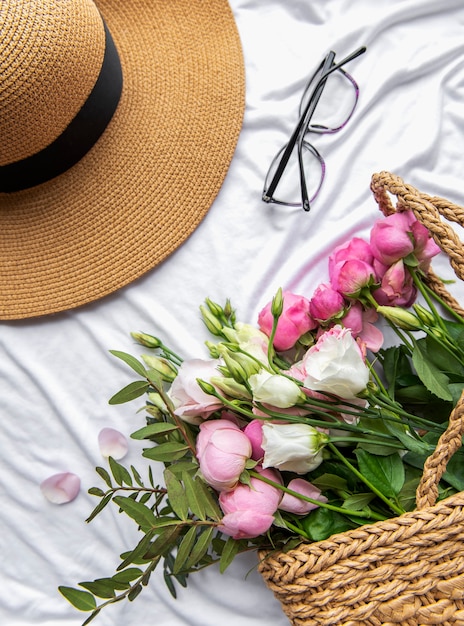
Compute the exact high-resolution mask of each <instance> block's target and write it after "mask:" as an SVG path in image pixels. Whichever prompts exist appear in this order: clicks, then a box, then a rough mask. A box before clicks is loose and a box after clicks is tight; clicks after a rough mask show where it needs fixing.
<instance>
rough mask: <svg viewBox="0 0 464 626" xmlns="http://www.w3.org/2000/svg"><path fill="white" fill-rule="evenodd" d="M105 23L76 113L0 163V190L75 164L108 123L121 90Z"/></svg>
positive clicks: (17, 188) (118, 67)
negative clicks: (36, 146)
mask: <svg viewBox="0 0 464 626" xmlns="http://www.w3.org/2000/svg"><path fill="white" fill-rule="evenodd" d="M104 26H105V40H106V41H105V53H104V55H103V63H102V66H101V69H100V73H99V75H98V78H97V81H96V83H95V85H94V87H93V89H92V91H91V92H90V95H89V97H88V98H87V100H86V101H85V103H84V105H83V106H82V107H81V109H80V110H79V112H78V113H77V115H76V116H75V117H74V119H73V120H72V121H71V122H70V124H69V125H68V126H67V127H66V128H65V130H64V131H63V132H62V133H61V135H59V136H58V137H57V138H56V139H55V140H54V141H53V142H52V143H51V144H49V145H48V146H47V147H46V148H44V149H43V150H40V151H39V152H36V153H35V154H32V155H31V156H28V157H26V158H25V159H21V160H20V161H15V162H14V163H8V164H7V165H2V166H0V192H5V193H9V192H14V191H21V190H23V189H28V188H29V187H34V186H35V185H39V184H41V183H44V182H46V181H47V180H50V179H52V178H55V176H59V175H60V174H62V173H63V172H65V171H66V170H68V169H69V168H70V167H72V166H73V165H75V164H76V163H77V162H78V161H79V160H80V159H82V157H83V156H84V155H85V154H87V152H88V151H89V150H90V148H92V146H93V145H94V144H95V143H96V142H97V140H98V138H99V137H100V136H101V135H102V134H103V131H104V130H105V128H106V127H107V126H108V124H109V122H110V120H111V118H112V117H113V114H114V112H115V111H116V107H117V106H118V102H119V99H120V97H121V91H122V69H121V63H120V60H119V55H118V51H117V50H116V46H115V44H114V41H113V38H112V37H111V34H110V32H109V30H108V28H107V26H106V24H104Z"/></svg>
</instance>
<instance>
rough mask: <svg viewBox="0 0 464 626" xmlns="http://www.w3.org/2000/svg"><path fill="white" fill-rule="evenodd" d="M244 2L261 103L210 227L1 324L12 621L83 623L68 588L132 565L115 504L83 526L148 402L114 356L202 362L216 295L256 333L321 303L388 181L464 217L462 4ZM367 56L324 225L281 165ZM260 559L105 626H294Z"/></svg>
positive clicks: (239, 4) (332, 153)
mask: <svg viewBox="0 0 464 626" xmlns="http://www.w3.org/2000/svg"><path fill="white" fill-rule="evenodd" d="M231 5H232V8H233V11H234V13H235V16H236V20H237V24H238V28H239V31H240V34H241V38H242V42H243V49H244V55H245V61H246V71H247V106H246V112H245V118H244V124H243V131H242V133H241V136H240V139H239V143H238V146H237V151H236V154H235V157H234V159H233V162H232V165H231V168H230V171H229V174H228V176H227V179H226V181H225V184H224V186H223V188H222V190H221V192H220V194H219V196H218V197H217V199H216V201H215V203H214V205H213V207H212V209H211V211H210V213H209V214H208V216H207V218H206V219H205V221H204V222H203V223H202V224H201V226H200V227H199V228H198V230H196V232H195V233H194V234H193V235H192V237H191V238H190V239H189V240H188V241H187V242H186V243H185V245H183V246H182V247H181V248H180V249H179V250H178V251H176V252H175V253H174V254H173V255H172V256H171V257H170V258H169V259H168V260H167V261H166V262H165V263H163V264H162V265H161V266H159V267H158V268H156V269H155V270H153V271H152V272H150V273H149V274H148V275H146V276H145V277H143V278H142V279H140V280H139V281H138V282H137V283H134V284H132V285H131V286H129V287H127V288H125V289H123V290H121V291H120V292H118V293H116V294H115V295H113V296H110V297H108V298H106V299H104V300H102V301H100V302H97V303H95V304H92V305H90V306H86V307H84V308H82V309H79V310H76V311H73V312H66V313H62V314H59V315H55V316H52V317H48V318H44V319H40V320H33V321H24V322H13V323H2V324H1V325H0V346H1V357H0V451H1V452H0V493H1V500H0V523H1V526H0V624H2V625H3V624H5V625H8V626H31V625H33V624H40V625H41V626H77V625H79V624H81V623H82V621H83V619H84V617H83V616H84V614H81V613H79V612H77V611H75V610H74V609H73V608H72V607H71V606H70V605H68V603H67V602H66V601H65V600H64V599H62V597H61V596H60V595H59V593H58V592H57V587H58V585H60V584H64V585H70V586H74V585H75V584H76V583H77V582H79V581H85V580H93V579H94V578H96V577H102V576H107V575H111V574H113V573H114V568H115V567H116V566H117V564H118V562H119V559H118V555H119V554H120V553H121V552H123V551H124V550H126V549H128V548H129V547H131V546H132V545H134V542H135V541H136V540H137V532H136V528H135V524H133V523H132V522H131V521H130V520H129V519H127V518H126V517H125V516H124V517H123V516H119V515H118V514H117V512H116V510H115V507H113V508H107V509H106V511H105V513H104V514H102V515H101V516H100V517H99V518H97V519H96V520H95V521H94V522H92V523H91V524H90V525H87V524H85V522H84V520H85V518H86V517H87V516H88V514H89V512H90V511H91V509H92V508H93V506H94V505H95V504H96V499H95V498H92V497H91V496H89V495H88V494H87V493H86V491H87V489H88V488H89V487H91V486H93V485H96V484H99V479H98V477H97V475H96V474H95V472H94V467H95V465H101V464H104V461H103V459H102V458H101V456H100V453H99V450H98V444H97V435H98V432H99V431H100V430H101V429H102V428H104V427H108V426H109V427H113V428H116V429H118V430H120V431H122V432H123V433H125V434H126V435H129V433H130V432H132V431H134V430H135V429H136V428H138V427H140V426H141V425H143V417H142V416H141V415H140V414H138V415H137V414H136V408H137V403H133V404H130V405H122V406H119V407H110V406H108V404H107V401H108V398H109V397H110V396H111V395H112V394H113V393H114V392H115V391H117V390H118V389H119V388H121V387H123V386H124V385H125V384H127V383H128V382H129V381H130V380H131V377H130V372H129V370H128V369H127V368H126V367H125V366H124V365H123V364H121V363H119V362H118V361H117V360H116V359H115V358H113V357H112V356H111V355H110V354H109V352H108V351H109V350H110V349H119V350H125V351H128V352H131V351H133V350H134V349H136V348H134V346H133V342H132V340H131V339H130V337H129V332H130V331H131V330H144V331H147V332H151V333H153V334H156V335H159V336H161V337H163V338H164V339H165V341H166V343H167V344H168V345H171V346H172V347H173V348H174V349H175V350H177V351H178V352H180V353H182V354H183V355H185V356H186V357H192V356H201V355H206V350H205V348H204V346H203V342H204V340H205V339H207V338H208V335H207V332H206V329H205V328H204V326H203V324H202V322H201V321H200V318H199V314H198V306H199V305H200V304H201V303H202V301H203V299H204V297H205V296H209V297H210V298H212V299H213V300H216V301H218V302H220V303H223V302H224V301H225V299H226V298H227V297H230V298H231V299H232V303H233V304H234V305H235V307H236V309H237V312H238V316H239V317H240V319H242V320H243V321H247V322H251V323H254V322H255V320H256V315H257V312H258V311H259V310H260V308H261V307H262V306H263V305H264V304H265V303H266V302H267V301H268V300H269V299H270V298H271V296H272V295H273V294H274V292H275V291H276V289H277V288H278V287H279V286H282V287H285V288H290V289H292V290H294V291H296V292H299V293H302V294H305V295H307V296H310V295H311V293H312V291H313V289H314V288H315V286H316V285H317V284H318V283H319V281H320V280H321V279H323V278H324V277H325V276H326V263H327V256H328V254H329V253H330V251H331V250H332V249H333V247H334V246H335V245H337V244H340V243H342V242H343V241H345V240H346V239H347V238H348V237H351V236H353V235H359V236H365V235H366V234H367V232H368V230H369V228H370V225H371V224H372V222H373V220H374V219H375V218H376V217H378V209H377V205H376V204H375V201H374V200H373V197H372V195H371V192H370V190H369V184H370V178H371V175H372V173H374V172H377V171H381V170H389V171H392V172H394V173H396V174H398V175H400V176H401V177H403V178H404V180H405V181H406V182H409V183H411V184H412V185H414V186H416V187H418V188H419V189H421V190H422V191H424V192H426V193H430V194H431V195H441V196H444V197H446V198H449V199H450V200H453V201H454V202H456V203H457V204H461V205H463V204H464V189H463V184H462V180H463V174H464V165H463V150H462V146H463V139H464V106H463V102H464V3H463V1H462V0H441V1H440V2H437V1H436V0H377V1H376V2H372V1H371V0H354V1H353V0H267V1H266V2H262V1H261V0H231ZM361 45H366V46H367V52H366V53H365V54H364V55H363V56H361V57H359V58H358V59H357V60H355V61H354V62H353V63H351V64H350V71H351V72H352V73H353V75H354V76H355V77H356V79H357V81H358V83H359V85H360V100H359V106H358V108H357V110H356V112H355V115H354V117H353V119H352V120H351V122H350V123H349V125H348V126H347V127H346V128H345V129H344V130H343V131H342V132H341V133H339V134H338V135H334V136H331V137H316V139H315V143H316V144H317V146H318V147H319V149H320V150H321V152H322V153H323V154H324V156H325V158H326V162H327V177H326V181H325V184H324V186H323V188H322V191H321V194H320V196H319V198H318V199H317V200H316V202H315V203H314V206H313V208H312V210H311V212H310V214H304V213H303V211H301V210H299V209H289V208H285V207H275V206H268V205H266V204H264V203H263V202H262V201H261V191H262V185H263V180H264V176H265V173H266V170H267V168H268V165H269V163H270V160H271V159H272V157H273V155H274V154H275V152H276V151H277V150H278V149H279V148H280V147H281V145H282V144H283V143H285V141H286V140H287V139H288V137H289V135H290V133H291V131H292V130H293V126H294V124H295V123H296V119H297V108H298V102H299V97H300V94H301V90H302V88H303V86H304V84H305V82H306V80H307V78H308V77H309V75H310V74H311V73H312V71H313V70H314V69H315V67H316V66H317V65H318V64H319V62H320V60H321V59H322V57H323V56H324V55H325V54H326V53H327V52H328V50H329V49H333V50H335V51H336V53H337V58H342V56H344V55H346V54H348V53H349V52H351V51H352V50H354V49H355V48H357V47H359V46H361ZM186 185H187V187H188V181H186ZM187 197H188V194H187ZM186 210H188V206H187V207H186ZM438 265H440V264H438ZM435 267H436V265H435ZM446 267H447V266H446V265H443V268H444V270H443V272H447V274H448V275H449V276H451V272H448V270H447V269H446ZM454 289H455V290H456V292H457V294H458V295H459V292H460V291H461V292H462V290H461V289H460V287H459V286H455V287H454ZM461 295H462V294H461ZM141 447H142V446H141V444H140V442H135V441H132V442H131V447H130V452H129V455H128V457H126V459H125V461H124V462H127V463H133V464H136V465H137V466H138V467H139V466H140V465H141V463H140V461H139V453H140V450H141ZM59 471H72V472H75V473H76V474H78V475H79V476H80V477H81V479H82V489H81V493H80V495H79V496H78V498H77V499H76V500H75V501H74V502H72V503H70V504H67V505H63V506H56V505H52V504H50V503H48V502H47V501H46V500H45V499H44V498H43V496H42V494H41V492H40V490H39V484H40V482H41V481H42V480H43V479H44V478H46V477H48V476H49V475H51V474H53V473H56V472H59ZM255 563H256V561H255V559H254V557H252V556H251V555H250V556H247V557H243V558H240V559H238V560H237V561H236V562H235V563H234V564H233V565H232V566H231V567H230V569H229V570H228V571H227V572H226V573H225V574H224V575H222V576H221V575H220V574H219V572H218V570H216V569H212V568H211V569H209V570H207V571H204V572H202V573H200V574H198V575H194V576H192V577H191V579H190V584H189V587H188V589H187V590H181V591H180V592H179V597H178V599H177V600H173V599H172V598H171V597H170V595H169V594H168V592H167V590H166V589H165V588H164V585H163V583H162V581H161V580H160V576H159V575H155V576H154V577H153V579H152V583H151V584H150V586H149V587H148V588H147V589H145V590H144V592H143V593H142V595H141V596H139V598H138V599H137V600H136V601H135V603H133V604H129V603H127V602H124V603H119V604H118V605H115V606H113V607H110V608H108V609H106V610H105V611H103V612H102V614H101V615H100V616H99V617H98V618H97V620H96V621H95V624H99V625H100V626H108V625H114V624H118V625H119V624H121V625H122V624H124V625H125V626H145V625H147V626H149V625H151V624H153V625H154V624H156V626H186V625H189V626H216V625H217V624H226V625H227V626H284V625H285V624H287V623H288V622H287V619H286V618H285V617H284V616H283V614H282V612H281V610H280V605H279V604H278V603H277V601H275V600H274V598H273V596H272V594H271V592H270V591H268V590H267V588H266V587H265V586H264V583H263V582H262V581H261V579H260V577H259V575H258V574H257V573H256V571H255V570H254V569H253V566H254V565H255ZM249 572H250V573H249ZM247 574H248V576H247ZM246 576H247V577H246Z"/></svg>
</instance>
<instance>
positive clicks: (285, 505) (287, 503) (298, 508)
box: [279, 478, 327, 515]
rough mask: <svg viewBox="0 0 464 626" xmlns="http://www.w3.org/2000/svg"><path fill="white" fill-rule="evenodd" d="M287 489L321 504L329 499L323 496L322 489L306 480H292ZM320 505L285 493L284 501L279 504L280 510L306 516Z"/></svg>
mask: <svg viewBox="0 0 464 626" xmlns="http://www.w3.org/2000/svg"><path fill="white" fill-rule="evenodd" d="M287 487H288V488H289V489H291V490H292V491H295V492H296V493H299V494H301V495H302V496H305V497H306V498H311V499H312V500H319V502H327V498H326V497H325V496H323V495H321V491H320V489H318V488H317V487H315V486H314V485H312V484H311V483H310V482H308V481H307V480H304V478H294V479H293V480H291V481H290V482H289V483H288V485H287ZM317 508H318V505H317V504H313V503H312V502H308V501H307V500H301V499H300V498H297V497H296V496H292V495H291V494H289V493H284V495H283V497H282V500H281V501H280V504H279V509H281V510H282V511H287V512H288V513H295V514H296V515H306V514H307V513H309V512H310V511H312V510H314V509H317Z"/></svg>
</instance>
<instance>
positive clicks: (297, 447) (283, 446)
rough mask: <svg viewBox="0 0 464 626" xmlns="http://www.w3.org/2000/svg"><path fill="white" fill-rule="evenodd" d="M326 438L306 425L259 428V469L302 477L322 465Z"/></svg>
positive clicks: (275, 425)
mask: <svg viewBox="0 0 464 626" xmlns="http://www.w3.org/2000/svg"><path fill="white" fill-rule="evenodd" d="M327 441H328V437H327V435H325V434H324V433H321V432H319V431H318V430H317V429H316V428H314V427H313V426H310V425H309V424H273V423H269V422H266V423H264V424H263V442H262V447H263V450H264V461H263V467H264V468H266V467H276V468H277V469H279V470H282V471H289V472H295V473H297V474H306V473H307V472H311V471H312V470H314V469H316V467H319V465H320V464H321V463H322V449H323V447H324V445H325V444H326V443H327Z"/></svg>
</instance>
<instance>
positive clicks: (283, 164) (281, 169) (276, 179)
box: [263, 51, 335, 199]
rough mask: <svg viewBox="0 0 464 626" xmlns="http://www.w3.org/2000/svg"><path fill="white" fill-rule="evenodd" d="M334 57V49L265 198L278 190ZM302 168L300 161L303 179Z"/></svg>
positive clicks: (329, 55) (328, 56)
mask: <svg viewBox="0 0 464 626" xmlns="http://www.w3.org/2000/svg"><path fill="white" fill-rule="evenodd" d="M334 59H335V52H332V51H331V52H329V54H328V55H327V56H326V58H325V59H324V62H323V66H322V78H321V80H320V81H319V82H318V84H317V86H316V89H315V90H314V94H313V96H312V97H311V98H310V99H309V102H308V104H307V105H306V107H305V109H304V111H303V113H302V114H301V116H300V119H299V120H298V124H297V125H296V128H295V130H294V131H293V133H292V136H291V137H290V139H289V141H288V143H287V146H286V148H285V150H284V152H283V154H282V157H281V159H280V161H279V165H278V166H277V170H276V172H275V174H274V176H273V178H272V181H271V184H270V185H269V187H268V189H267V190H266V192H265V194H263V199H264V198H265V197H266V198H267V197H269V198H271V197H272V195H273V194H274V191H275V190H276V187H277V185H278V184H279V181H280V179H281V177H282V174H283V173H284V170H285V168H286V167H287V163H288V160H289V159H290V156H291V154H292V152H293V148H294V147H295V145H296V142H297V141H298V137H299V136H300V134H301V129H302V128H304V127H307V125H308V124H309V122H310V121H311V118H312V116H313V113H314V110H315V109H316V106H317V103H318V102H319V99H320V97H321V95H322V92H323V90H324V86H325V83H326V81H327V77H328V76H329V74H330V68H331V66H332V64H333V61H334ZM299 160H300V161H301V159H300V150H299ZM301 169H302V165H301V163H300V178H301V180H302V181H303V178H304V176H302V173H301Z"/></svg>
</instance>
